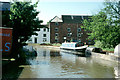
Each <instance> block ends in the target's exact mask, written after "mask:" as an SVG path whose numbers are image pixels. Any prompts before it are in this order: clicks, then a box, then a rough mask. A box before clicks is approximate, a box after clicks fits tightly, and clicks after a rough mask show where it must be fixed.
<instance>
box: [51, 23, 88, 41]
mask: <svg viewBox="0 0 120 80" xmlns="http://www.w3.org/2000/svg"><path fill="white" fill-rule="evenodd" d="M55 28H58V29H59V30H58V31H55ZM67 28H70V29H71V31H70V32H68V31H67ZM78 28H81V24H77V23H61V22H59V23H58V25H55V22H51V23H50V30H51V31H50V36H51V38H50V42H51V43H55V33H58V35H59V36H58V43H63V42H64V41H65V39H64V37H66V41H71V39H75V40H77V41H78V40H81V42H86V41H87V40H86V38H87V37H88V36H87V34H86V32H85V31H84V30H83V29H81V31H80V32H78V30H77V29H78ZM68 33H72V35H71V37H68V36H67V35H68ZM78 33H82V34H81V37H77V35H78Z"/></svg>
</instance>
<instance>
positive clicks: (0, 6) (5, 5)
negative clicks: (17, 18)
mask: <svg viewBox="0 0 120 80" xmlns="http://www.w3.org/2000/svg"><path fill="white" fill-rule="evenodd" d="M5 10H10V2H0V11H5Z"/></svg>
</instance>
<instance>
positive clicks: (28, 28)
mask: <svg viewBox="0 0 120 80" xmlns="http://www.w3.org/2000/svg"><path fill="white" fill-rule="evenodd" d="M37 4H38V2H36V4H33V5H31V4H30V3H29V2H14V3H12V4H11V13H10V20H11V21H12V27H13V45H12V49H13V50H12V51H13V52H12V53H14V52H16V51H17V50H18V49H20V48H22V46H23V45H25V42H26V41H27V40H28V39H29V38H30V37H31V35H37V33H36V31H38V30H39V29H38V28H40V27H43V26H41V24H40V23H42V21H41V20H39V19H38V18H37V15H38V14H39V12H38V11H37V10H36V9H35V8H36V7H37ZM12 56H13V55H12ZM14 56H17V54H15V55H14Z"/></svg>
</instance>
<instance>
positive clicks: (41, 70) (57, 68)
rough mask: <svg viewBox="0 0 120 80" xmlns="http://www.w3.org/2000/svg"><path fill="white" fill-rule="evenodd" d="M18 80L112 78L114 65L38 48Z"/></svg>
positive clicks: (108, 62)
mask: <svg viewBox="0 0 120 80" xmlns="http://www.w3.org/2000/svg"><path fill="white" fill-rule="evenodd" d="M36 50H37V53H38V56H37V57H36V58H31V59H29V62H30V64H31V65H21V66H19V67H24V70H23V71H22V73H21V75H20V77H19V78H114V77H115V74H114V67H115V65H116V63H114V62H110V61H104V60H98V59H94V58H92V57H88V58H86V57H78V56H76V55H73V54H69V53H64V52H61V51H59V50H51V49H47V48H41V47H38V48H37V49H36ZM26 74H27V75H26Z"/></svg>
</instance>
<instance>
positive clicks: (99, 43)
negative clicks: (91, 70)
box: [95, 41, 104, 48]
mask: <svg viewBox="0 0 120 80" xmlns="http://www.w3.org/2000/svg"><path fill="white" fill-rule="evenodd" d="M95 47H98V48H103V47H104V43H103V42H101V41H96V42H95Z"/></svg>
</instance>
